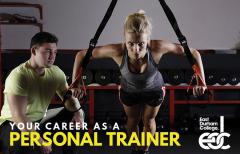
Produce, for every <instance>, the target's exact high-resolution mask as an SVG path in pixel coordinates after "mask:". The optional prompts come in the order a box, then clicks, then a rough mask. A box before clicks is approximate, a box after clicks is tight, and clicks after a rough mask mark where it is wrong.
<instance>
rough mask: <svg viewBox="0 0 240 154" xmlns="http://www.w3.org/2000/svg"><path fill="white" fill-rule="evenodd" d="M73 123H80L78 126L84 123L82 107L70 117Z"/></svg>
mask: <svg viewBox="0 0 240 154" xmlns="http://www.w3.org/2000/svg"><path fill="white" fill-rule="evenodd" d="M71 122H73V123H80V126H83V123H84V112H83V110H82V109H80V110H79V111H77V112H75V113H74V116H73V118H72V121H71Z"/></svg>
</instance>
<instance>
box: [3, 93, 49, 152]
mask: <svg viewBox="0 0 240 154" xmlns="http://www.w3.org/2000/svg"><path fill="white" fill-rule="evenodd" d="M6 96H7V100H8V103H9V107H10V111H11V114H12V117H13V122H15V123H23V124H24V126H27V123H32V121H31V120H30V119H29V118H28V117H27V116H26V109H27V96H18V95H14V94H7V95H6ZM21 131H23V132H35V131H36V130H35V128H34V127H32V128H31V129H26V127H24V129H22V130H21ZM39 142H40V143H42V142H43V139H42V138H41V137H40V139H39ZM41 151H42V152H43V153H50V152H51V151H52V148H51V146H41Z"/></svg>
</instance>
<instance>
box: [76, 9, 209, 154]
mask: <svg viewBox="0 0 240 154" xmlns="http://www.w3.org/2000/svg"><path fill="white" fill-rule="evenodd" d="M151 31H152V25H151V22H150V19H149V18H148V16H146V14H145V12H144V11H139V12H137V13H133V14H130V15H129V16H127V18H126V20H125V23H124V42H123V43H119V44H108V45H104V46H101V47H96V48H95V49H94V50H93V52H92V58H112V59H113V60H114V61H115V62H116V63H117V64H118V66H119V69H120V72H121V75H122V78H121V88H120V90H119V96H120V101H121V102H122V104H123V108H124V110H125V112H126V115H127V131H128V133H129V134H130V133H131V132H137V133H138V132H139V128H138V124H139V122H140V120H142V121H143V124H144V128H143V131H144V132H151V133H152V134H154V133H155V131H156V122H155V117H156V115H157V113H158V111H159V108H160V105H161V103H162V102H163V100H164V95H165V89H164V81H163V78H162V75H161V73H160V72H159V71H158V67H157V66H158V63H159V61H160V59H161V57H162V56H163V55H164V54H167V53H174V54H178V55H184V50H183V47H182V46H181V45H178V44H174V43H171V42H168V41H164V40H150V36H151ZM191 53H192V55H193V57H194V59H195V60H196V62H197V65H198V67H199V68H200V75H201V76H200V77H201V78H202V80H203V82H204V85H199V84H197V86H195V87H194V88H193V94H194V95H195V96H199V95H202V94H203V93H204V91H205V90H206V84H205V77H204V70H203V65H202V60H201V56H200V54H199V52H198V51H197V50H195V49H191ZM85 54H86V50H83V51H80V52H78V53H77V55H76V58H75V63H74V68H73V80H74V79H75V78H76V76H77V72H78V70H79V69H80V68H81V65H82V61H83V58H84V56H85ZM78 83H79V82H78ZM79 87H80V85H74V88H73V89H72V91H73V95H74V96H76V97H79V95H80V94H81V90H80V88H79ZM148 149H149V147H138V148H136V149H135V150H133V151H132V153H136V154H147V153H149V152H148Z"/></svg>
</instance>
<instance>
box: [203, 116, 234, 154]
mask: <svg viewBox="0 0 240 154" xmlns="http://www.w3.org/2000/svg"><path fill="white" fill-rule="evenodd" d="M224 137H230V134H229V133H226V132H224V117H223V116H220V133H217V132H213V133H208V132H206V133H203V134H202V135H201V136H200V137H199V140H198V143H199V145H200V146H201V147H202V148H203V149H205V150H209V149H213V150H218V149H223V150H227V149H229V148H230V147H231V146H230V145H223V144H224Z"/></svg>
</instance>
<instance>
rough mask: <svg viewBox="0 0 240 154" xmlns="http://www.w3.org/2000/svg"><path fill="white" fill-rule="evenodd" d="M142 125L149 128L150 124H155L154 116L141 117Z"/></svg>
mask: <svg viewBox="0 0 240 154" xmlns="http://www.w3.org/2000/svg"><path fill="white" fill-rule="evenodd" d="M143 125H144V127H146V128H151V127H152V126H154V125H156V121H155V118H143Z"/></svg>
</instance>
